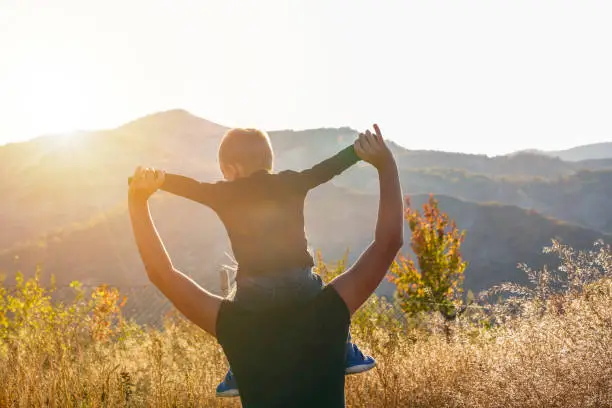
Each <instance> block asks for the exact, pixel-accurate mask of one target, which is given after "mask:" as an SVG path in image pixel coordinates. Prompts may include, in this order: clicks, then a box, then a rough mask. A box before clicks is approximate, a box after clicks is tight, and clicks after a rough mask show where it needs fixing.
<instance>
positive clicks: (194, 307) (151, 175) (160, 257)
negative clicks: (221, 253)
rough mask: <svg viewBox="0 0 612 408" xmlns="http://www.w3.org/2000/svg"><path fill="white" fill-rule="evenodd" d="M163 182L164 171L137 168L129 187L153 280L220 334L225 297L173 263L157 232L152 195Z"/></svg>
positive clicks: (134, 227)
mask: <svg viewBox="0 0 612 408" xmlns="http://www.w3.org/2000/svg"><path fill="white" fill-rule="evenodd" d="M162 183H163V174H159V173H156V172H155V171H153V170H149V169H142V168H138V169H136V172H135V173H134V176H133V177H132V181H131V183H130V187H129V190H128V207H129V213H130V221H131V223H132V230H133V232H134V238H135V240H136V245H137V246H138V251H139V252H140V257H141V258H142V262H143V263H144V266H145V269H146V271H147V275H148V276H149V279H150V280H151V282H152V283H153V284H154V285H155V286H156V287H157V288H158V289H159V290H160V291H161V292H162V293H163V294H164V295H165V296H166V297H167V298H168V299H169V300H170V302H172V304H173V305H174V306H175V307H176V308H177V309H178V310H179V311H180V312H181V313H182V314H183V315H184V316H185V317H186V318H187V319H189V320H190V321H192V322H193V323H195V324H196V325H198V326H199V327H201V328H202V329H204V330H205V331H207V332H208V333H210V334H212V335H213V336H214V335H216V323H217V315H218V312H219V308H220V306H221V300H222V298H220V297H218V296H216V295H214V294H212V293H210V292H207V291H206V290H204V289H203V288H202V287H200V286H199V285H198V284H197V283H196V282H194V281H193V280H192V279H191V278H189V277H188V276H186V275H185V274H183V273H181V272H180V271H178V270H177V269H176V268H175V267H174V266H173V265H172V261H171V259H170V256H169V255H168V253H167V252H166V249H165V248H164V244H163V242H162V240H161V238H160V237H159V234H158V233H157V230H156V228H155V225H154V224H153V220H152V218H151V213H150V211H149V203H148V199H149V197H150V196H151V194H153V193H154V192H155V191H156V190H157V189H158V188H159V186H160V185H161V184H162Z"/></svg>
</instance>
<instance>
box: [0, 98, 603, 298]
mask: <svg viewBox="0 0 612 408" xmlns="http://www.w3.org/2000/svg"><path fill="white" fill-rule="evenodd" d="M225 129H226V128H225V127H223V126H221V125H218V124H215V123H212V122H210V121H207V120H204V119H201V118H199V117H196V116H193V115H191V114H190V113H188V112H185V111H182V110H174V111H167V112H160V113H156V114H153V115H149V116H147V117H144V118H140V119H137V120H135V121H133V122H130V123H128V124H126V125H124V126H121V127H119V128H117V129H111V130H104V131H97V132H82V133H80V134H78V135H75V136H73V137H68V136H66V137H56V138H52V137H41V138H38V139H35V140H32V141H29V142H25V143H16V144H11V145H7V146H2V147H0V174H1V175H2V178H0V196H1V197H2V198H3V199H2V201H1V202H0V225H1V226H2V228H0V270H4V271H8V272H14V271H15V270H16V269H21V270H23V271H24V272H30V273H31V272H32V271H33V270H34V267H35V265H36V264H37V263H42V264H43V265H44V268H45V271H46V272H47V273H54V274H55V275H56V276H57V278H58V283H59V284H60V285H65V284H67V283H69V282H70V281H71V280H73V279H78V280H81V281H83V282H85V283H86V284H88V285H95V284H97V283H101V282H106V283H110V284H113V285H117V286H120V287H122V288H130V290H134V291H140V290H145V291H150V285H148V282H147V280H146V276H145V274H144V270H143V269H142V266H141V264H140V261H139V259H138V254H137V251H136V247H135V245H134V243H133V238H132V236H131V231H130V225H129V220H128V218H127V213H126V208H125V206H126V203H125V201H126V185H125V180H126V177H127V176H128V175H129V174H130V173H131V172H132V170H133V168H134V167H135V166H136V165H138V164H145V165H151V166H158V167H161V168H164V169H166V170H167V171H169V172H178V173H181V174H185V175H188V176H191V177H195V178H197V179H201V180H210V181H214V180H217V179H218V178H219V171H218V168H217V164H216V151H217V145H218V142H219V139H220V137H221V136H222V134H223V132H224V131H225ZM270 136H271V138H272V143H273V146H274V148H275V154H276V163H275V168H276V170H283V169H287V168H292V169H296V170H299V169H303V168H307V167H310V166H312V165H313V164H315V163H317V162H318V161H320V160H322V159H324V158H326V157H328V156H330V155H332V154H334V153H335V152H337V151H338V150H340V149H342V148H344V147H345V146H346V145H348V144H350V143H351V142H352V141H353V140H354V138H355V136H356V131H355V130H353V129H350V128H338V129H334V128H328V129H313V130H305V131H292V130H282V131H274V132H270ZM391 148H392V149H393V151H394V153H395V155H396V157H397V161H398V165H399V167H400V172H401V179H402V185H403V189H404V192H405V193H406V194H409V195H411V196H413V203H414V204H415V205H420V203H422V202H424V200H425V198H426V195H427V194H429V193H434V194H436V195H437V196H439V199H440V203H441V207H442V209H443V210H444V211H447V212H448V213H449V215H450V216H451V217H452V218H454V219H456V221H457V223H458V225H459V226H460V227H461V228H464V229H466V230H467V239H466V242H465V244H464V254H465V256H466V258H467V260H468V261H469V262H470V267H469V268H468V271H467V273H466V285H467V287H469V288H471V289H473V290H475V291H477V290H480V289H484V288H486V287H488V286H490V285H491V284H493V283H498V282H500V281H502V280H506V279H510V280H515V279H520V276H522V275H520V274H518V273H517V270H516V267H515V266H516V264H517V263H518V262H527V263H530V264H533V265H534V266H535V265H539V264H541V262H542V261H543V260H544V258H542V255H541V254H540V253H539V252H538V251H539V249H540V248H541V247H542V246H544V245H547V244H549V243H550V239H551V238H553V237H555V236H559V237H561V238H563V240H564V241H565V242H567V243H568V244H571V245H574V246H576V247H577V248H583V247H587V246H590V245H591V244H592V242H593V241H594V240H595V239H597V238H600V237H606V238H607V236H605V235H604V234H603V232H612V210H611V209H612V160H610V159H600V160H595V159H594V160H587V161H578V162H568V161H563V160H561V159H558V158H552V157H544V156H542V155H538V154H532V153H525V154H516V155H512V156H500V157H487V156H482V155H469V154H458V153H447V152H432V151H411V150H407V149H405V148H403V147H401V146H399V145H397V144H395V143H392V144H391ZM377 191H378V187H377V177H376V172H375V171H374V169H372V168H371V167H370V166H369V165H367V164H365V163H359V164H357V165H356V166H354V167H353V168H351V169H349V170H348V171H346V172H345V173H344V174H342V175H341V176H339V177H337V178H335V179H334V180H333V182H331V183H329V184H327V185H325V186H323V187H321V188H319V189H317V190H315V191H314V192H313V193H312V194H311V196H309V198H308V201H307V209H306V212H307V222H308V224H307V229H308V231H309V236H310V239H311V244H312V247H313V249H321V250H322V252H323V254H324V256H325V259H327V260H334V259H338V258H340V257H342V255H343V254H344V252H345V251H346V250H347V249H350V250H351V252H350V256H351V259H353V257H355V256H356V255H358V254H359V252H360V251H361V250H362V249H363V248H364V247H365V246H366V245H367V244H368V242H369V240H370V237H371V233H372V228H373V226H374V222H375V213H376V202H377ZM494 203H499V204H494ZM532 210H535V211H537V212H538V213H540V214H541V215H540V214H538V213H535V212H534V211H532ZM153 212H154V215H155V216H156V218H159V220H158V223H159V226H160V231H161V232H162V233H163V234H164V236H165V237H166V240H167V244H168V247H169V249H170V251H171V253H173V254H175V255H174V258H175V261H176V262H177V265H178V266H179V267H181V268H182V269H183V270H185V271H186V272H188V273H189V274H191V275H192V276H195V277H196V278H197V279H198V280H199V281H201V282H202V283H203V284H205V285H206V286H207V287H210V288H217V285H218V281H219V279H218V269H219V265H220V264H222V263H226V262H227V260H228V259H227V257H226V256H225V255H224V252H226V251H228V250H229V247H228V242H227V236H226V234H225V232H224V230H223V228H222V225H221V224H220V222H219V221H218V220H217V219H216V217H215V216H214V214H213V213H212V212H211V211H210V210H207V209H202V208H200V207H198V206H197V205H196V204H194V203H191V202H187V201H185V200H181V199H179V198H176V197H172V196H170V195H168V194H166V193H161V194H159V195H158V196H156V199H155V202H154V205H153ZM16 257H18V259H17V260H16ZM390 291H391V288H390V286H389V284H388V283H384V284H383V285H382V286H381V288H380V292H381V293H385V294H389V293H390ZM150 292H151V295H147V296H144V297H141V298H142V299H149V297H148V296H152V297H155V296H156V292H155V291H154V290H153V291H150ZM147 293H148V292H147ZM150 299H153V298H150ZM143 301H144V300H143ZM158 301H161V300H160V299H157V300H155V302H158ZM151 302H152V301H151ZM160 307H161V306H160Z"/></svg>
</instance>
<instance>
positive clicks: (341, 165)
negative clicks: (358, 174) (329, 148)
mask: <svg viewBox="0 0 612 408" xmlns="http://www.w3.org/2000/svg"><path fill="white" fill-rule="evenodd" d="M359 160H361V159H360V158H359V156H357V154H356V153H355V147H354V145H350V146H348V147H346V148H345V149H343V150H341V151H340V152H338V153H336V154H335V155H333V156H332V157H330V158H328V159H325V160H323V161H322V162H320V163H319V164H316V165H315V166H313V167H312V168H310V169H307V170H303V171H301V172H299V173H298V174H299V180H300V184H301V185H302V186H303V187H304V188H306V190H310V189H313V188H315V187H317V186H319V185H321V184H323V183H327V182H328V181H329V180H331V179H332V178H334V177H335V176H337V175H339V174H340V173H342V172H343V171H345V170H346V169H348V168H349V167H351V166H352V165H353V164H355V163H357V162H358V161H359Z"/></svg>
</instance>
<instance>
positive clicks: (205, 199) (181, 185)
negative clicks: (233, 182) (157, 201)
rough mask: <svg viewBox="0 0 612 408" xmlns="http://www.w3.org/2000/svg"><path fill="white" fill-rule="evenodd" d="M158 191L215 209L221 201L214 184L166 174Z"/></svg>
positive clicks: (219, 193)
mask: <svg viewBox="0 0 612 408" xmlns="http://www.w3.org/2000/svg"><path fill="white" fill-rule="evenodd" d="M160 190H164V191H166V192H168V193H171V194H174V195H177V196H180V197H184V198H187V199H188V200H192V201H195V202H197V203H200V204H204V205H206V206H208V207H215V204H217V203H218V202H219V201H220V200H221V188H220V185H219V184H216V183H204V182H200V181H197V180H194V179H192V178H189V177H185V176H180V175H178V174H166V175H165V180H164V183H163V184H162V185H161V187H160Z"/></svg>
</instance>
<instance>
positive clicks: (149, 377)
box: [0, 246, 612, 407]
mask: <svg viewBox="0 0 612 408" xmlns="http://www.w3.org/2000/svg"><path fill="white" fill-rule="evenodd" d="M552 250H553V251H554V252H557V253H558V255H559V256H560V258H561V260H562V268H561V270H559V271H557V272H554V273H553V272H550V271H547V270H545V271H540V272H534V271H530V270H529V271H528V272H529V273H531V278H532V281H533V282H534V285H532V286H530V287H527V288H521V287H518V286H516V285H505V286H501V287H498V288H495V289H496V291H495V292H496V293H497V292H500V291H505V292H506V293H507V294H508V295H509V297H507V298H506V299H505V300H504V301H503V302H501V303H497V304H488V303H486V302H481V303H479V306H478V307H471V308H469V309H468V311H467V312H466V313H465V314H463V315H462V316H461V317H460V318H458V319H457V320H456V321H454V322H453V324H452V332H451V338H450V340H449V338H448V337H447V336H446V335H445V334H444V332H443V331H442V330H441V327H442V324H441V321H439V320H438V317H437V316H436V315H422V316H420V317H418V318H414V319H408V320H406V321H401V319H396V315H395V313H396V312H395V309H394V308H392V307H389V305H388V304H387V303H386V302H384V301H383V300H380V299H376V298H372V299H371V300H370V301H369V302H368V303H367V304H366V306H365V307H364V308H363V309H362V310H361V311H360V312H359V313H358V314H357V315H356V316H355V319H354V321H353V327H352V332H353V335H354V337H355V339H356V342H358V344H359V345H360V347H361V348H362V349H364V350H365V351H367V352H369V353H371V354H372V355H374V356H375V357H376V359H377V361H378V367H377V368H375V369H374V370H372V371H370V372H368V373H364V374H360V375H354V376H349V377H348V378H347V385H346V395H347V406H349V407H612V308H611V307H612V268H611V267H612V264H611V263H610V259H611V255H610V251H609V248H600V249H598V250H595V251H590V252H583V253H573V252H572V253H570V252H571V249H569V248H565V247H561V246H557V247H556V249H555V248H554V246H553V249H552ZM340 269H341V268H336V270H335V272H338V270H340ZM321 271H322V272H324V274H326V275H328V274H330V273H334V271H331V272H330V271H327V270H321ZM544 274H548V275H547V276H544ZM75 290H76V291H77V294H78V293H80V292H79V291H78V287H76V288H75ZM121 303H122V298H121V296H120V294H119V293H118V292H117V291H115V290H111V289H108V288H100V289H99V290H98V291H96V292H94V294H93V296H84V295H83V294H81V295H79V296H77V299H76V300H75V301H74V302H71V303H68V304H57V303H54V302H52V300H51V298H50V297H49V296H48V293H47V292H46V291H45V290H44V289H43V288H41V287H40V286H38V285H37V283H36V281H35V280H30V281H24V280H18V281H17V284H16V285H14V286H13V287H12V288H11V289H10V290H9V289H7V288H6V287H5V288H3V289H0V407H43V406H50V407H132V406H133V407H141V406H142V407H179V406H180V407H183V406H185V407H196V406H198V407H238V406H239V405H240V403H239V401H238V399H229V400H228V399H219V398H216V397H215V396H214V390H215V387H216V385H217V383H218V382H219V381H220V379H221V378H222V377H223V375H224V374H225V371H226V369H227V362H226V360H225V357H224V355H223V353H222V350H221V348H220V347H219V345H218V344H217V342H216V341H215V340H214V339H213V338H212V337H210V336H208V335H207V334H205V333H204V332H203V331H201V330H199V329H197V328H195V327H194V326H193V325H191V324H190V323H188V322H186V321H184V320H183V319H181V318H180V317H177V316H175V317H173V318H171V319H168V320H167V321H166V326H165V329H164V330H156V329H147V328H143V327H138V326H135V325H132V324H129V323H128V322H126V321H125V320H124V319H122V317H121V313H120V309H121V308H120V305H121Z"/></svg>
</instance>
